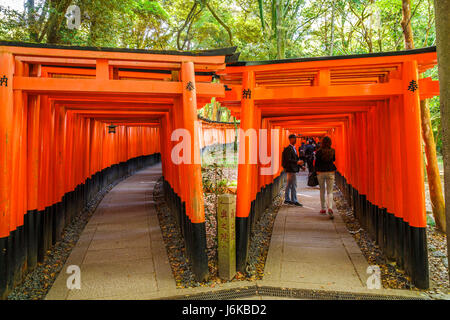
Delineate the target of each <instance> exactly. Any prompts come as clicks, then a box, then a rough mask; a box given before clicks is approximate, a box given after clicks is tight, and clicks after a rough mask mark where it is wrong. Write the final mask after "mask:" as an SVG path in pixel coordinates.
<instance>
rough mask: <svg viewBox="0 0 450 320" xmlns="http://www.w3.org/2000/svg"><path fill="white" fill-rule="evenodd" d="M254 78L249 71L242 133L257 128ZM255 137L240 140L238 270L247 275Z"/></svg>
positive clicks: (245, 74)
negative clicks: (241, 161) (252, 161)
mask: <svg viewBox="0 0 450 320" xmlns="http://www.w3.org/2000/svg"><path fill="white" fill-rule="evenodd" d="M254 86H255V75H254V72H253V71H246V72H244V74H243V78H242V88H243V92H242V98H241V128H240V129H241V133H242V132H244V133H245V132H247V130H254V129H255V120H256V119H255V118H256V110H255V104H254ZM252 137H253V136H252V135H251V134H250V138H249V139H248V140H247V141H246V138H245V135H244V136H240V137H239V159H240V160H241V159H244V161H243V163H239V164H238V188H237V195H236V269H237V270H238V271H240V272H245V268H246V263H247V253H248V246H249V238H250V224H251V218H250V217H249V215H250V211H251V202H252V201H253V200H254V199H252V192H253V183H254V176H253V174H254V172H255V168H256V164H251V163H250V159H252V157H254V156H255V155H251V152H254V150H255V148H254V146H256V144H257V141H253V138H252Z"/></svg>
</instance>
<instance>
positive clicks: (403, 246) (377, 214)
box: [336, 172, 429, 289]
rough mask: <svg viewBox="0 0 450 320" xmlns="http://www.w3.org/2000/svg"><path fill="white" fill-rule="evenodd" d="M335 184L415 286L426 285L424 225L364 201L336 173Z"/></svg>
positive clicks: (374, 238)
mask: <svg viewBox="0 0 450 320" xmlns="http://www.w3.org/2000/svg"><path fill="white" fill-rule="evenodd" d="M336 184H337V186H338V187H339V189H340V190H341V192H342V194H343V195H344V197H345V199H346V200H347V202H348V203H349V204H350V205H351V206H352V208H353V210H354V213H355V217H356V218H357V219H358V221H359V222H360V225H361V227H362V228H364V229H365V230H366V231H367V233H368V235H369V236H370V238H371V239H372V240H374V241H376V243H377V244H378V245H379V247H380V249H381V250H382V251H383V253H384V254H385V255H386V257H387V258H388V259H389V260H392V261H396V262H397V266H398V267H399V268H401V269H404V270H405V272H406V274H408V275H409V276H410V277H411V280H412V282H413V284H414V285H415V286H416V287H417V288H419V289H427V288H429V270H428V253H427V240H426V228H425V227H424V228H417V227H412V226H410V225H409V223H408V222H407V221H404V220H403V219H402V218H399V217H396V216H395V215H394V214H393V213H390V212H388V211H387V210H386V209H385V208H380V207H378V206H377V205H375V204H373V203H371V202H370V201H368V200H367V197H366V196H365V195H361V194H359V192H358V191H357V190H356V189H355V188H353V187H352V186H351V185H350V184H348V183H347V181H346V179H345V177H343V176H342V175H341V174H340V173H339V172H336Z"/></svg>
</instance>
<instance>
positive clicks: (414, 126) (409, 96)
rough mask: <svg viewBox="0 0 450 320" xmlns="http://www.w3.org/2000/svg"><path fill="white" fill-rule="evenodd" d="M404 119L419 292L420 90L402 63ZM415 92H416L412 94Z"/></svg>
mask: <svg viewBox="0 0 450 320" xmlns="http://www.w3.org/2000/svg"><path fill="white" fill-rule="evenodd" d="M402 78H403V83H404V94H403V116H404V123H405V130H406V141H405V143H406V145H407V148H406V158H407V159H408V161H407V163H406V173H407V176H408V180H407V181H408V186H407V188H406V191H407V192H408V193H407V194H408V199H409V201H408V202H407V207H406V209H407V210H408V212H409V213H410V215H409V220H408V222H409V227H410V243H411V247H412V248H413V250H411V262H412V270H411V271H412V277H413V281H414V283H415V285H416V286H417V287H419V288H428V287H429V271H428V255H427V245H426V227H427V223H426V211H425V190H424V170H423V158H422V157H423V155H422V140H421V132H420V128H421V124H420V121H421V120H420V96H419V92H420V88H417V87H415V86H414V84H418V83H419V75H418V66H417V61H406V62H404V63H403V75H402ZM414 89H416V90H414Z"/></svg>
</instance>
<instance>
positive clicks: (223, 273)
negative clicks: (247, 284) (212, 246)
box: [217, 194, 236, 280]
mask: <svg viewBox="0 0 450 320" xmlns="http://www.w3.org/2000/svg"><path fill="white" fill-rule="evenodd" d="M235 216H236V196H234V195H231V194H222V195H220V196H219V204H218V208H217V230H218V231H217V238H218V246H219V250H218V251H219V252H218V255H219V277H220V278H221V279H225V280H231V279H233V277H234V276H235V274H236V234H235V232H236V231H235Z"/></svg>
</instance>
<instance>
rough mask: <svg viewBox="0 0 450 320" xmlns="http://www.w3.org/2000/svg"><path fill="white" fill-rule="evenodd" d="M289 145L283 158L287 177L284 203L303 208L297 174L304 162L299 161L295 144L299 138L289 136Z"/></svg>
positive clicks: (284, 151)
mask: <svg viewBox="0 0 450 320" xmlns="http://www.w3.org/2000/svg"><path fill="white" fill-rule="evenodd" d="M289 143H290V144H289V145H288V146H287V147H286V148H284V150H283V154H282V157H281V165H282V166H283V168H284V171H285V172H286V175H287V185H286V191H285V193H284V203H285V204H292V205H296V206H299V207H303V205H302V204H301V203H300V202H298V200H297V172H299V171H300V166H303V163H304V162H303V161H302V160H300V159H299V154H298V152H297V149H296V148H295V144H296V143H297V136H296V135H295V134H291V135H289Z"/></svg>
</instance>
